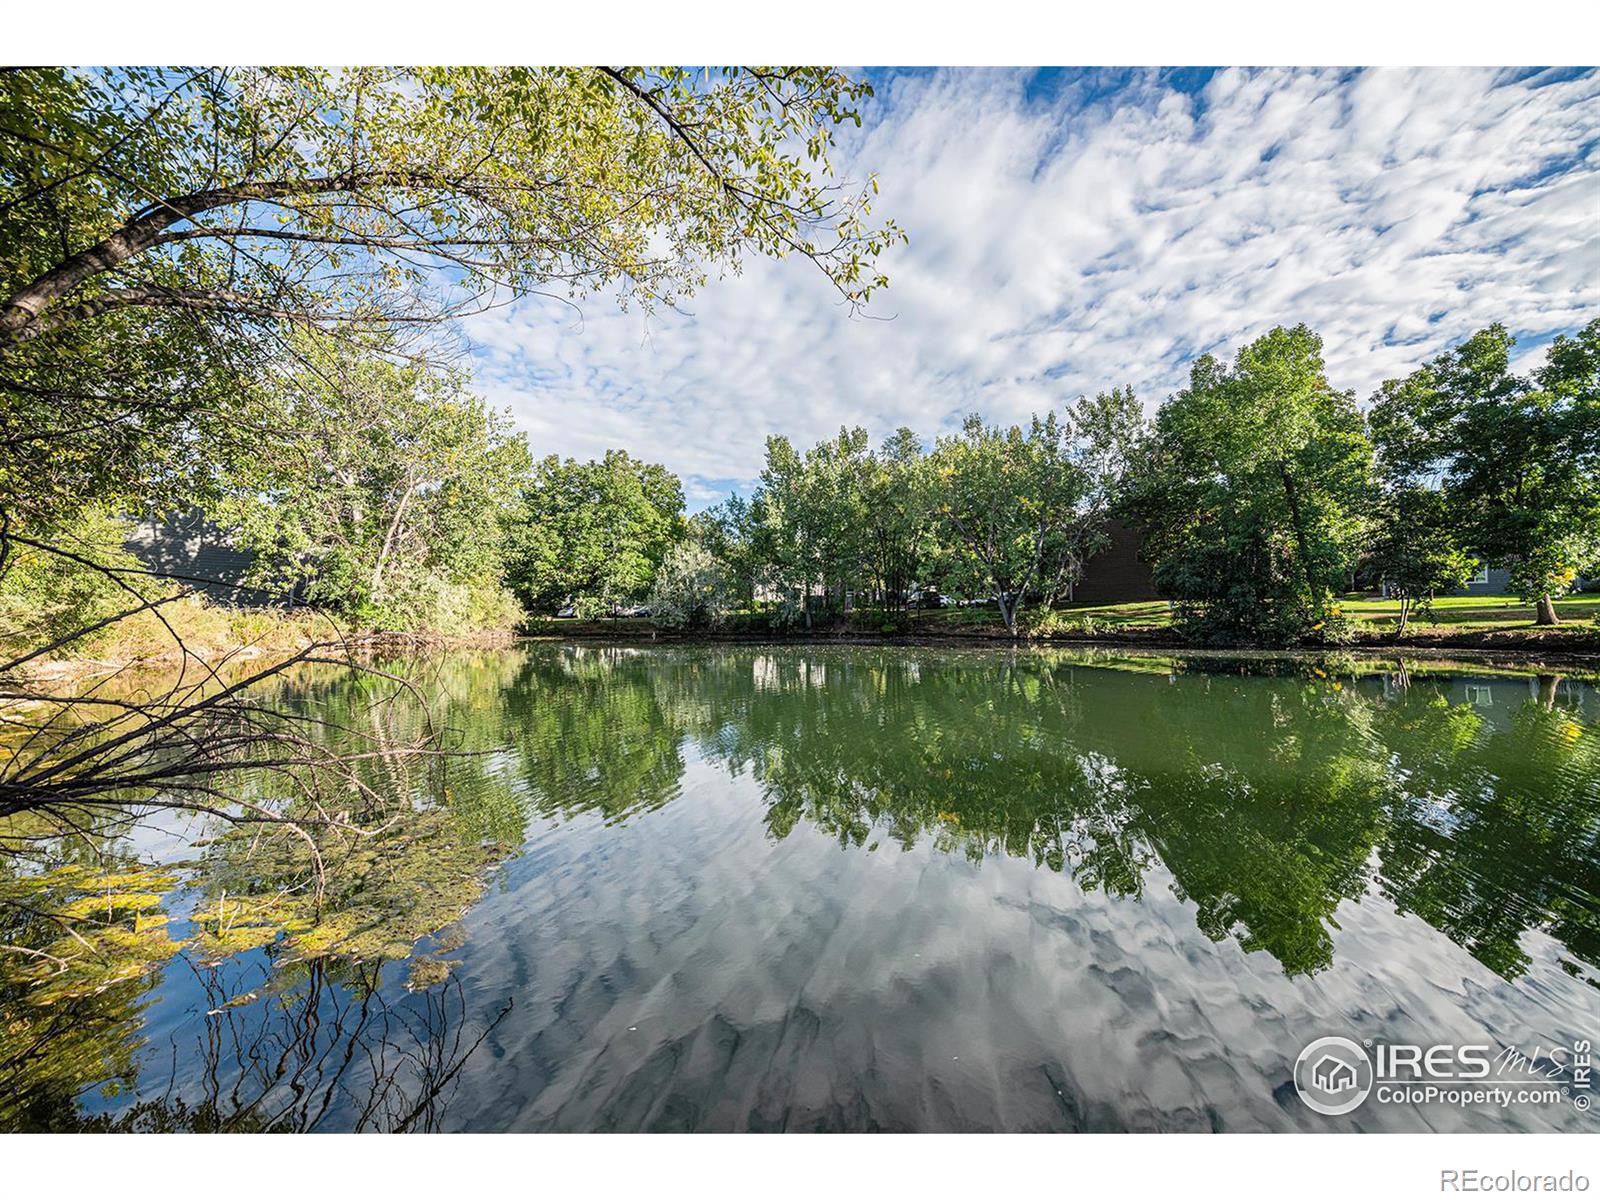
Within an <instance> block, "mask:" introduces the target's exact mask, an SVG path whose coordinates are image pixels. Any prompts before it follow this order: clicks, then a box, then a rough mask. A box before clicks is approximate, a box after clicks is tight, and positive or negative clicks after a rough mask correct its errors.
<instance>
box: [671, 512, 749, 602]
mask: <svg viewBox="0 0 1600 1200" xmlns="http://www.w3.org/2000/svg"><path fill="white" fill-rule="evenodd" d="M689 536H690V537H691V538H693V539H694V540H695V541H697V542H699V543H700V545H702V546H704V547H705V548H706V549H707V550H709V551H710V552H711V555H712V557H714V558H715V559H716V560H717V562H718V563H720V564H721V566H722V572H723V577H724V579H725V580H726V581H727V585H728V587H729V589H730V602H731V601H733V600H737V602H738V603H740V604H742V605H744V606H746V607H749V606H751V605H753V604H754V603H755V589H756V577H757V575H758V574H759V573H760V571H761V565H762V564H761V558H760V554H759V553H758V551H757V547H756V537H757V525H756V520H755V506H754V505H753V504H752V503H751V501H749V500H747V499H745V498H744V497H743V496H740V495H739V494H738V493H734V494H733V495H730V496H729V497H728V498H727V499H726V500H724V501H723V502H722V503H721V504H714V505H712V506H711V507H710V508H707V509H703V510H702V511H700V512H697V513H695V514H694V515H693V516H691V517H690V518H689Z"/></svg>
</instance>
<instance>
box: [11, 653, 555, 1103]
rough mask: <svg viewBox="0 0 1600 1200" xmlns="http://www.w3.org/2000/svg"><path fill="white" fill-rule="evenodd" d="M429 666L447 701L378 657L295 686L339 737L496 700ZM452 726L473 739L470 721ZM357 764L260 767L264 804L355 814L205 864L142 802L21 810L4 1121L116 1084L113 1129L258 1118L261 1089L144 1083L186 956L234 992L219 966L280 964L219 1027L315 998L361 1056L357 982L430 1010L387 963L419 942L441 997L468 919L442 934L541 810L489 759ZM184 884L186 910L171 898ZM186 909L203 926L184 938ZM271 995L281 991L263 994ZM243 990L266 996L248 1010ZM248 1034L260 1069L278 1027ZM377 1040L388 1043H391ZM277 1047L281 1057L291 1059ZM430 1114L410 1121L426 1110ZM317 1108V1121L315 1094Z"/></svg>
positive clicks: (331, 1028)
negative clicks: (386, 977)
mask: <svg viewBox="0 0 1600 1200" xmlns="http://www.w3.org/2000/svg"><path fill="white" fill-rule="evenodd" d="M409 669H410V670H411V671H412V674H413V676H414V677H416V678H421V677H423V676H427V683H428V689H429V690H428V694H429V697H430V699H429V701H428V703H426V704H422V703H415V704H412V703H411V702H410V697H412V696H413V695H416V694H415V693H410V692H406V693H404V694H403V695H401V696H399V697H397V696H396V695H394V694H392V690H391V692H389V693H385V692H384V691H383V689H382V688H381V687H379V686H378V685H375V683H374V677H373V676H371V675H360V674H351V673H348V672H343V673H340V672H318V673H311V674H307V675H304V676H302V677H301V678H300V679H299V680H298V684H299V686H298V688H296V689H290V690H288V691H287V692H286V693H285V694H284V695H282V696H279V697H277V698H276V702H278V703H281V704H285V705H299V706H301V707H302V708H303V709H304V710H306V711H307V712H309V713H314V714H317V715H318V719H317V720H316V721H315V722H308V723H307V724H308V727H309V728H312V729H314V730H315V731H316V732H315V733H314V734H313V735H312V736H325V737H328V738H330V739H335V738H338V737H341V736H343V735H344V733H345V732H346V731H349V730H352V729H357V730H358V729H359V728H360V726H361V724H362V722H364V721H377V720H381V721H383V722H385V723H386V724H387V725H390V726H392V725H393V724H394V723H396V722H400V723H402V724H410V725H412V726H413V727H417V726H421V725H423V724H424V723H427V724H442V722H445V721H448V720H449V719H450V718H451V717H453V716H459V715H460V710H459V708H458V706H459V705H460V704H462V703H465V704H466V705H468V706H476V705H481V704H482V703H483V702H484V701H485V699H486V696H485V695H484V694H483V693H482V692H481V691H473V690H471V689H462V688H461V687H459V686H455V687H452V686H451V685H452V684H456V685H459V683H460V682H461V681H460V680H459V679H451V678H448V677H447V676H446V674H444V673H440V672H437V671H433V669H432V667H431V666H430V667H428V668H423V667H422V666H421V665H420V664H410V665H409ZM455 669H456V670H459V669H460V664H459V663H458V664H455ZM452 737H453V740H454V741H456V742H458V743H459V742H463V741H470V740H471V738H470V733H469V731H467V730H464V729H462V728H459V727H458V728H457V729H456V730H455V731H454V733H453V735H452ZM348 765H349V772H348V773H347V775H346V776H344V777H343V778H342V780H341V782H342V783H344V784H346V785H347V786H346V787H345V788H344V790H343V791H342V792H340V793H338V794H332V793H329V792H327V791H325V790H323V785H324V781H322V780H319V779H317V778H315V777H314V776H309V777H308V778H307V779H305V780H303V781H299V782H298V783H297V784H296V785H295V786H293V787H284V785H283V784H282V781H281V780H280V779H279V777H278V773H277V772H276V771H269V772H256V773H250V772H241V773H240V775H239V777H238V778H237V779H236V780H235V781H234V786H235V789H236V791H237V793H238V794H239V795H241V796H243V797H245V798H246V799H247V800H248V801H252V802H256V803H259V804H261V805H263V806H266V805H272V806H273V807H274V808H275V809H276V810H277V811H279V812H283V813H285V814H287V815H288V816H290V817H291V818H294V817H296V816H298V815H300V811H301V809H300V806H301V805H315V806H317V807H318V808H320V809H321V810H322V811H326V812H337V813H338V814H339V816H340V819H339V820H337V821H333V822H319V821H311V820H304V821H291V822H289V823H284V822H273V823H269V824H266V825H264V826H248V825H246V826H229V825H226V824H224V825H220V826H219V827H218V828H217V829H216V830H215V831H214V832H215V836H214V837H213V838H212V839H211V840H210V841H208V842H202V844H201V846H200V848H199V853H198V856H197V857H196V859H195V860H194V861H193V863H191V864H186V865H182V866H179V867H173V868H167V869H160V868H156V867H152V866H149V865H146V864H141V863H140V862H138V861H137V860H136V859H135V858H133V857H132V855H131V854H130V852H129V851H128V849H127V845H126V842H125V841H124V840H123V839H122V837H121V836H120V835H121V834H123V833H124V832H125V831H126V830H127V829H128V828H129V827H130V826H131V825H132V824H134V823H136V821H137V819H138V818H139V813H138V811H137V810H136V809H134V810H130V811H129V812H128V813H121V812H117V811H116V810H111V809H104V810H100V811H98V812H95V813H93V814H89V816H88V818H86V822H87V823H86V824H79V825H77V826H76V827H75V828H72V829H63V828H61V827H60V826H59V824H58V823H52V818H51V817H50V816H48V815H43V814H21V815H19V816H15V817H12V818H11V819H9V820H8V821H6V822H4V823H3V827H0V843H3V846H4V848H5V849H6V851H7V853H5V854H3V855H0V947H3V952H0V1087H3V1088H4V1091H5V1096H6V1100H5V1101H0V1128H64V1127H71V1126H73V1125H75V1124H82V1123H83V1122H85V1121H89V1120H90V1117H89V1116H87V1115H85V1114H86V1111H92V1110H93V1109H94V1108H95V1107H96V1104H94V1103H91V1102H88V1101H87V1099H86V1097H87V1093H88V1092H89V1091H91V1090H93V1089H96V1088H98V1089H100V1091H101V1093H102V1095H103V1097H104V1098H105V1100H107V1101H110V1102H111V1103H110V1104H109V1105H107V1106H106V1107H107V1111H108V1112H110V1113H115V1114H116V1115H115V1116H100V1117H95V1118H93V1120H94V1121H96V1122H98V1123H99V1125H101V1126H105V1125H107V1124H108V1123H109V1124H110V1125H111V1126H112V1127H117V1128H122V1127H130V1123H132V1124H137V1123H140V1122H142V1123H144V1124H147V1125H150V1126H151V1127H159V1126H161V1124H162V1123H163V1122H165V1123H167V1124H169V1125H171V1126H172V1127H192V1128H242V1127H250V1122H251V1121H253V1120H254V1119H255V1116H253V1115H252V1114H253V1113H257V1110H258V1108H259V1106H256V1107H254V1108H247V1107H243V1106H241V1104H240V1103H239V1096H238V1094H237V1090H236V1089H235V1091H234V1092H232V1093H229V1094H227V1095H223V1094H220V1093H219V1094H218V1095H216V1096H214V1097H212V1098H211V1099H210V1100H209V1101H204V1102H198V1101H193V1100H191V1099H183V1100H182V1101H181V1102H178V1101H172V1102H170V1103H169V1102H168V1101H165V1100H164V1101H160V1102H156V1101H151V1100H149V1099H147V1098H145V1097H147V1096H148V1094H149V1090H150V1086H151V1085H150V1081H149V1080H148V1079H143V1080H141V1078H140V1074H141V1071H140V1063H141V1061H142V1059H141V1054H140V1049H141V1047H142V1046H143V1044H144V1033H143V1031H142V1026H143V1023H144V1017H145V1011H146V1009H147V1007H148V1001H147V999H145V997H146V996H147V994H148V993H149V992H150V990H151V989H152V988H153V987H154V986H155V985H156V984H157V983H158V982H159V981H160V979H161V977H162V973H163V971H170V970H172V969H173V961H172V960H174V959H175V957H176V958H177V961H178V962H180V963H188V964H191V965H202V966H204V969H205V970H207V971H209V972H211V973H212V978H213V982H212V983H211V984H208V989H213V990H214V988H215V986H216V982H215V981H217V980H220V979H223V978H225V977H226V975H225V974H219V973H217V972H218V971H220V970H221V968H216V969H213V967H211V966H209V965H207V964H224V965H226V964H227V963H228V962H229V961H230V960H231V959H233V957H234V956H238V955H250V956H251V958H250V961H252V962H254V963H255V964H256V966H257V967H258V968H259V969H261V970H263V971H265V972H266V973H267V976H268V980H269V983H266V984H263V985H262V987H261V988H259V989H252V990H251V994H250V995H245V996H240V995H237V994H235V995H216V996H210V995H208V1000H209V1001H211V1003H210V1004H209V1007H211V1008H213V1009H215V1010H217V1014H220V1015H219V1016H218V1017H217V1019H216V1020H215V1021H213V1024H216V1023H219V1022H220V1023H226V1024H228V1025H230V1026H235V1027H236V1026H238V1025H239V1024H240V1023H241V1022H248V1021H250V1020H252V1019H257V1018H256V1017H252V1016H251V1015H248V1014H258V1015H259V1014H265V1013H267V1012H269V1011H270V1012H274V1013H280V1014H289V1013H292V1012H299V1013H300V1014H301V1016H300V1017H297V1018H295V1019H296V1020H299V1022H300V1024H301V1025H302V1026H304V1027H305V1028H307V1029H309V1028H310V1027H311V1026H312V1025H314V1024H315V1025H317V1026H318V1028H319V1029H320V1030H321V1031H322V1032H324V1033H331V1034H332V1035H335V1037H336V1040H337V1037H343V1036H345V1035H346V1034H348V1035H349V1036H348V1037H347V1038H346V1041H347V1043H348V1045H347V1046H346V1049H347V1050H348V1051H349V1052H350V1053H356V1051H357V1048H358V1046H359V1044H360V1043H362V1042H363V1040H364V1039H366V1038H367V1037H368V1031H367V1026H366V1025H365V1024H364V1023H363V1021H364V1019H365V1018H364V1017H363V1021H358V1022H356V1023H355V1024H354V1025H352V1024H350V1021H349V1018H348V1017H347V1015H345V1014H343V1013H342V1012H341V1011H339V1009H340V1006H341V1004H342V1003H344V1002H341V1001H340V1000H338V999H337V998H336V996H350V997H360V1001H359V1011H360V1012H361V1013H363V1014H365V1013H367V1012H368V1011H369V1010H372V1006H373V1005H377V1006H378V1010H379V1011H380V1015H381V1016H382V1017H383V1019H384V1020H385V1021H390V1020H392V1019H400V1020H401V1021H402V1024H404V1023H406V1022H411V1023H412V1024H414V1023H415V1019H414V1016H413V1015H411V1014H412V1011H413V1010H412V1009H410V1008H407V1009H406V1010H405V1013H404V1015H403V1016H402V1017H396V1016H395V1015H394V1014H393V1013H392V1012H391V1006H390V1005H389V1004H388V1002H387V1001H385V1000H384V999H383V998H382V996H381V995H379V994H377V993H376V991H375V988H376V980H377V973H378V971H379V970H380V969H381V968H382V965H383V964H384V963H385V962H390V961H395V960H409V966H410V984H411V986H412V987H414V988H416V989H417V990H418V991H419V992H420V993H422V994H421V996H420V998H419V999H418V1000H417V1001H416V1003H418V1004H421V1005H423V1006H424V1008H425V1010H427V1011H429V1012H433V1011H434V1010H437V1009H438V1006H439V1004H440V1003H442V1002H441V1001H440V999H439V996H438V989H437V987H436V986H435V985H438V984H439V983H440V981H441V980H444V979H445V978H446V977H447V976H448V972H449V968H450V966H451V965H452V964H451V963H450V961H449V960H448V959H447V958H445V957H444V955H446V954H448V953H449V952H450V950H451V949H453V948H454V945H456V944H458V943H457V942H456V941H455V939H453V938H452V936H451V935H450V934H449V933H448V932H445V933H444V934H443V935H442V936H434V937H431V938H430V937H429V935H440V932H441V930H445V927H447V926H449V925H450V923H451V922H454V921H456V920H457V919H458V918H459V917H460V916H461V915H462V913H464V912H465V911H466V909H467V908H469V907H470V906H471V905H472V904H473V903H474V902H475V901H476V900H477V898H478V897H479V895H481V893H482V890H483V886H484V882H485V879H486V874H487V872H488V870H489V869H490V868H491V867H492V866H493V865H494V864H495V863H496V862H498V861H499V860H500V859H502V858H503V857H505V856H506V855H507V854H509V853H511V852H513V851H514V849H515V848H516V846H517V845H519V844H520V842H521V838H522V831H523V827H524V823H525V819H526V817H525V814H524V813H523V811H522V809H521V807H520V804H519V802H518V801H517V798H516V793H515V790H514V789H513V788H512V787H511V786H510V785H509V783H508V782H507V781H506V780H504V779H502V778H500V777H499V776H498V775H497V774H496V772H495V769H494V763H493V761H492V760H491V759H489V758H487V757H485V756H480V755H473V754H467V755H455V754H449V755H437V756H423V755H417V754H402V753H388V752H377V753H372V754H368V755H365V756H359V757H351V758H350V759H349V760H348ZM280 790H281V791H283V792H286V795H280V794H278V793H279V792H280ZM180 885H181V890H179V889H180ZM174 903H177V904H178V905H179V907H178V908H177V909H175V910H174V911H173V912H169V911H168V908H169V906H171V905H173V904H174ZM180 922H182V923H183V932H182V933H181V934H179V935H176V936H175V935H172V934H171V933H170V931H171V930H172V929H173V928H176V927H177V926H178V924H179V923H180ZM419 946H425V947H426V952H425V953H419ZM177 956H181V957H177ZM446 986H447V987H448V986H451V985H448V984H447V985H446ZM430 988H432V989H433V990H431V991H430V990H429V989H430ZM269 993H270V995H271V996H272V997H273V998H272V999H271V1000H261V999H259V998H258V994H269ZM241 1000H244V1001H250V1000H254V1001H255V1003H254V1004H250V1005H248V1007H247V1008H235V1007H233V1005H234V1004H235V1003H236V1002H238V1001H241ZM349 1003H350V1004H353V1003H355V1002H354V1001H350V1002H349ZM330 1005H332V1006H333V1008H334V1011H333V1012H332V1015H331V1016H330V1015H329V1006H330ZM345 1006H346V1007H348V1004H346V1005H345ZM283 1019H285V1020H287V1019H289V1018H288V1016H286V1015H285V1016H284V1017H283ZM428 1020H430V1021H434V1023H437V1021H436V1020H435V1018H431V1017H430V1018H429V1019H428ZM258 1023H259V1022H258ZM426 1025H427V1022H424V1029H423V1030H422V1031H421V1032H419V1033H418V1036H417V1037H416V1038H414V1039H413V1040H414V1041H415V1043H416V1044H415V1046H414V1047H413V1048H412V1050H410V1051H408V1052H407V1053H408V1054H409V1056H410V1057H411V1058H412V1059H414V1060H415V1061H416V1062H423V1061H425V1059H426V1055H427V1053H428V1052H429V1049H428V1048H429V1047H430V1046H433V1045H434V1041H433V1040H432V1037H431V1034H430V1035H429V1036H428V1037H423V1036H422V1035H421V1034H422V1032H426ZM303 1032H304V1030H302V1033H303ZM263 1036H265V1035H264V1034H263ZM236 1040H237V1039H236ZM284 1044H285V1046H288V1045H290V1043H289V1042H285V1043H284ZM294 1044H306V1045H308V1044H309V1043H305V1042H304V1039H303V1038H302V1039H301V1041H300V1042H297V1043H294ZM235 1050H237V1051H238V1052H239V1054H241V1055H244V1054H246V1052H248V1054H249V1057H248V1059H246V1058H240V1059H239V1060H238V1066H239V1069H241V1070H248V1069H250V1067H251V1064H255V1065H256V1067H259V1064H260V1061H261V1058H260V1051H261V1047H260V1046H258V1045H255V1044H249V1045H246V1044H244V1043H240V1044H238V1045H236V1046H235ZM360 1052H361V1054H363V1055H365V1056H369V1057H370V1052H371V1047H365V1048H361V1050H360ZM330 1053H331V1051H330ZM214 1057H215V1055H214ZM225 1057H226V1056H225V1055H224V1056H222V1057H220V1058H218V1059H217V1061H218V1062H219V1064H220V1063H221V1062H222V1061H223V1059H224V1058H225ZM278 1061H279V1063H280V1067H281V1066H282V1065H283V1064H285V1063H287V1061H288V1060H287V1059H286V1058H285V1057H284V1056H283V1055H280V1056H279V1060H278ZM369 1065H370V1064H369ZM219 1069H220V1067H219ZM317 1069H318V1070H321V1067H318V1068H317ZM146 1073H147V1072H146ZM300 1074H301V1072H297V1073H296V1074H295V1076H294V1077H295V1078H299V1077H300ZM212 1075H214V1076H216V1077H217V1078H221V1076H220V1075H217V1073H216V1072H212ZM341 1086H342V1087H344V1088H345V1089H346V1090H347V1091H348V1090H349V1088H348V1084H341ZM394 1089H395V1085H394V1084H393V1082H392V1081H391V1082H389V1083H385V1084H384V1085H383V1090H384V1091H385V1093H386V1094H391V1093H392V1094H393V1095H396V1096H398V1095H401V1093H400V1092H396V1091H395V1090H394ZM261 1090H262V1094H263V1096H264V1095H265V1091H264V1089H261ZM133 1094H138V1095H139V1096H140V1097H141V1098H140V1099H139V1100H138V1101H137V1102H136V1103H135V1104H134V1105H133V1107H132V1108H125V1107H120V1106H119V1105H120V1104H121V1099H122V1098H123V1097H126V1096H129V1095H133ZM330 1096H331V1093H330ZM375 1103H376V1104H377V1106H376V1107H375V1108H374V1109H373V1110H372V1112H371V1113H368V1114H365V1115H364V1116H361V1117H359V1118H357V1119H360V1120H365V1121H367V1122H368V1123H371V1124H376V1125H383V1124H385V1123H387V1124H393V1123H394V1121H396V1120H398V1119H399V1118H398V1117H396V1115H395V1109H394V1105H395V1104H396V1103H398V1101H395V1102H394V1103H391V1102H389V1101H387V1100H386V1101H382V1102H381V1103H379V1102H375ZM174 1104H176V1105H177V1106H176V1107H174ZM269 1108H271V1111H272V1112H273V1113H274V1115H273V1116H272V1124H271V1127H274V1128H278V1127H298V1126H297V1125H296V1124H295V1121H298V1120H299V1118H295V1121H291V1120H290V1119H289V1117H287V1116H286V1115H285V1112H287V1111H288V1110H284V1111H282V1112H280V1111H278V1109H277V1108H272V1107H271V1106H269ZM429 1111H430V1110H426V1109H424V1110H421V1111H419V1112H418V1114H417V1115H416V1117H414V1118H410V1119H411V1120H412V1121H413V1122H415V1121H425V1120H427V1119H429ZM304 1115H305V1118H306V1120H310V1119H311V1117H310V1114H309V1111H308V1112H307V1113H306V1114H304ZM286 1122H287V1124H286Z"/></svg>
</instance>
